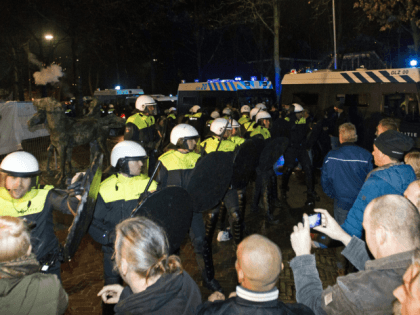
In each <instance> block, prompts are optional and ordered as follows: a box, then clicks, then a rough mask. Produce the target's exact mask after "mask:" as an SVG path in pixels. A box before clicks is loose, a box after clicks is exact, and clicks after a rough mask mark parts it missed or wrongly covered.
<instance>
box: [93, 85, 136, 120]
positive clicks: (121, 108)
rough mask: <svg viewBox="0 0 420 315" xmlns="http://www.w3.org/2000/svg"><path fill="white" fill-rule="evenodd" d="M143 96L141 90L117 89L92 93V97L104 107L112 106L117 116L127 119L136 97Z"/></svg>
mask: <svg viewBox="0 0 420 315" xmlns="http://www.w3.org/2000/svg"><path fill="white" fill-rule="evenodd" d="M143 94H144V91H143V90H142V89H118V88H117V89H105V90H97V91H95V92H94V93H93V96H94V97H95V98H97V99H98V101H99V103H102V104H103V105H105V106H109V105H110V104H112V105H114V109H115V113H116V114H117V115H118V116H120V117H122V118H128V117H129V116H130V115H131V114H132V112H133V109H134V108H135V105H136V99H137V97H139V96H140V95H143Z"/></svg>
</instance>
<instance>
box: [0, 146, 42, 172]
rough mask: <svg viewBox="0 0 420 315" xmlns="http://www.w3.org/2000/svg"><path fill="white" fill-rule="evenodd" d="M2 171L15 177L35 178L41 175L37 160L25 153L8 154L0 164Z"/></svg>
mask: <svg viewBox="0 0 420 315" xmlns="http://www.w3.org/2000/svg"><path fill="white" fill-rule="evenodd" d="M0 171H2V172H4V173H6V174H8V175H11V176H14V177H34V176H37V175H39V174H40V173H41V172H40V170H39V164H38V161H37V160H36V158H35V157H34V156H33V155H32V154H30V153H29V152H25V151H17V152H13V153H10V154H8V155H7V156H6V157H5V158H4V159H3V161H2V162H1V164H0Z"/></svg>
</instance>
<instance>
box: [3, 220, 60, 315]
mask: <svg viewBox="0 0 420 315" xmlns="http://www.w3.org/2000/svg"><path fill="white" fill-rule="evenodd" d="M30 238H31V237H30V233H29V229H28V226H27V224H26V222H25V221H24V220H22V219H21V218H17V217H10V216H0V314H8V315H12V314H33V315H37V314H63V313H64V312H65V311H66V308H67V304H68V296H67V293H66V291H64V289H63V287H62V285H61V282H60V280H58V278H57V276H56V275H53V274H42V273H39V269H40V265H39V263H38V261H37V260H36V256H35V254H33V253H31V250H32V246H31V241H30Z"/></svg>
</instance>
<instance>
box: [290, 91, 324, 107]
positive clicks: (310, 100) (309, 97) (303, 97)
mask: <svg viewBox="0 0 420 315" xmlns="http://www.w3.org/2000/svg"><path fill="white" fill-rule="evenodd" d="M318 97H319V94H310V93H297V94H293V101H292V103H298V104H301V105H303V106H316V105H318Z"/></svg>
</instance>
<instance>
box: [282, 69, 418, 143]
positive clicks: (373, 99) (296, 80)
mask: <svg viewBox="0 0 420 315" xmlns="http://www.w3.org/2000/svg"><path fill="white" fill-rule="evenodd" d="M419 87H420V69H418V68H404V69H380V70H366V69H364V68H361V69H357V70H355V71H331V70H320V71H315V72H312V73H297V74H296V73H290V74H286V75H285V76H284V78H283V80H282V96H281V97H282V103H283V104H292V103H299V104H302V105H304V106H307V107H308V109H310V110H311V112H313V113H319V112H323V111H325V110H326V109H327V108H329V107H332V106H334V104H335V102H336V101H337V100H340V101H341V102H342V103H343V104H344V106H345V108H347V110H348V111H349V113H350V115H352V114H353V115H359V117H363V118H364V119H366V118H368V117H370V116H372V115H375V114H376V115H378V116H381V117H395V118H398V119H400V120H401V125H400V131H401V132H404V133H406V134H407V135H409V136H411V137H413V138H415V139H418V138H419V135H420V120H419V105H418V104H419ZM362 127H363V126H362ZM364 127H366V128H365V129H368V128H369V127H371V126H366V123H365V126H364ZM374 128H376V125H375V126H374ZM417 147H418V145H417ZM369 149H371V147H370V148H369Z"/></svg>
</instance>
